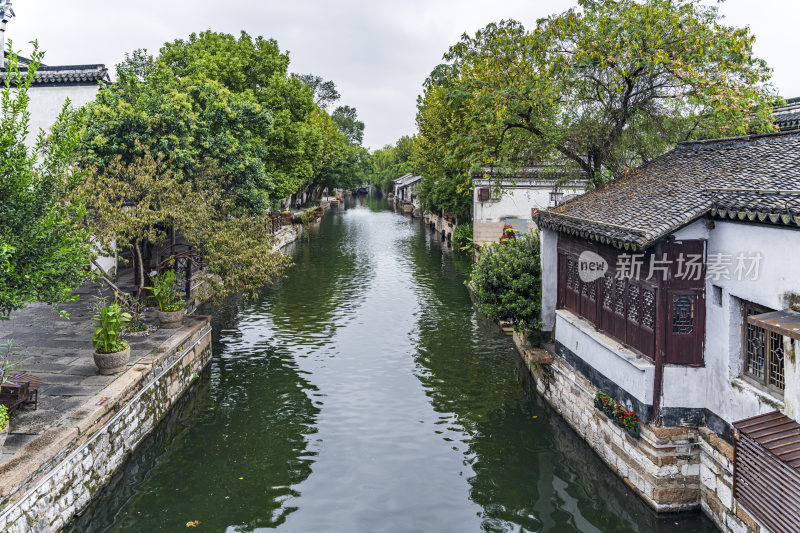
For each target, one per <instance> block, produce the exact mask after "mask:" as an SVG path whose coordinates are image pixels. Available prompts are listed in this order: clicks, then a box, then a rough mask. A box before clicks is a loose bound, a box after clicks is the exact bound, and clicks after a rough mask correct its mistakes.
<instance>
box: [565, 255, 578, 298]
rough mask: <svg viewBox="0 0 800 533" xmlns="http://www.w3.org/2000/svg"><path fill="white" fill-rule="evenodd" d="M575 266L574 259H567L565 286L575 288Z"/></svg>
mask: <svg viewBox="0 0 800 533" xmlns="http://www.w3.org/2000/svg"><path fill="white" fill-rule="evenodd" d="M574 267H575V261H573V260H572V259H567V287H569V288H570V289H572V290H573V291H574V290H575V278H576V277H577V276H576V274H577V273H578V272H577V270H576V269H575V268H574Z"/></svg>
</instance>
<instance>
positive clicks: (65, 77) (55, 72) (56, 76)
mask: <svg viewBox="0 0 800 533" xmlns="http://www.w3.org/2000/svg"><path fill="white" fill-rule="evenodd" d="M26 72H27V68H25V67H24V65H23V66H22V68H20V74H22V75H25V74H26ZM6 74H7V72H6V71H5V70H0V83H5V82H6ZM98 82H103V83H110V82H111V79H110V78H109V75H108V69H107V68H106V66H105V65H60V66H52V67H50V66H44V65H40V66H39V68H38V70H37V71H36V76H35V77H34V79H33V84H34V85H39V86H43V85H97V83H98Z"/></svg>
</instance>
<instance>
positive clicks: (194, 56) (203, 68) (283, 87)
mask: <svg viewBox="0 0 800 533" xmlns="http://www.w3.org/2000/svg"><path fill="white" fill-rule="evenodd" d="M158 61H159V62H161V63H163V64H165V65H167V66H168V67H169V68H170V70H172V71H173V72H174V73H175V74H176V75H178V76H179V77H185V76H194V77H204V78H208V79H211V80H214V81H217V82H219V83H221V84H222V85H223V86H224V87H226V88H227V89H229V90H230V91H231V92H233V93H235V94H243V95H247V96H250V97H252V98H254V99H255V101H256V102H257V103H258V104H259V105H260V106H261V107H262V108H263V109H265V110H267V111H269V112H270V114H271V115H272V117H273V121H272V127H271V129H270V132H269V134H268V135H267V136H266V137H265V138H264V150H265V155H266V157H265V158H264V160H263V161H264V164H265V169H266V172H267V175H268V176H269V177H270V181H271V182H272V185H273V187H274V189H273V197H274V198H287V197H288V196H289V195H291V194H293V193H294V192H296V191H298V190H299V189H300V188H301V187H303V186H304V185H305V184H306V183H308V181H309V180H310V179H311V178H312V176H313V174H314V163H315V161H316V159H317V155H318V151H319V150H320V144H321V139H320V136H321V133H320V132H319V130H317V128H315V127H314V126H313V125H312V124H310V123H309V118H310V116H311V115H312V114H313V113H314V110H315V108H316V107H317V106H316V104H315V103H314V94H313V92H312V89H311V88H310V87H309V85H307V84H306V83H304V81H303V80H302V79H301V78H298V77H297V76H293V75H290V74H289V73H288V67H289V56H288V54H286V53H281V51H280V49H279V48H278V43H277V42H276V41H275V40H274V39H264V38H263V37H257V38H255V39H253V38H252V37H250V35H248V34H247V33H245V32H242V33H241V35H240V36H239V38H238V39H237V38H236V37H234V36H233V35H229V34H224V33H215V32H212V31H205V32H203V33H200V34H194V33H193V34H191V35H190V36H189V39H188V40H182V39H178V40H176V41H174V42H172V43H167V44H165V45H164V46H163V47H162V48H161V51H160V56H159V59H158Z"/></svg>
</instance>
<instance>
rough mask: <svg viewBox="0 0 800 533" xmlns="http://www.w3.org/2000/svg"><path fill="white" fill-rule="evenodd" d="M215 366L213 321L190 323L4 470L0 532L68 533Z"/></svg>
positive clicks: (1, 468)
mask: <svg viewBox="0 0 800 533" xmlns="http://www.w3.org/2000/svg"><path fill="white" fill-rule="evenodd" d="M210 360H211V324H210V319H209V317H200V316H198V317H191V318H187V319H186V321H185V322H184V327H182V328H181V329H178V330H176V332H175V334H174V335H173V336H172V337H170V338H169V339H168V340H167V341H166V342H165V343H164V344H163V345H162V346H160V347H159V348H157V349H156V350H154V351H153V352H151V353H150V354H149V355H147V356H145V357H143V358H141V359H140V360H138V361H137V362H136V364H135V365H134V366H133V367H132V368H131V369H129V370H128V371H127V372H125V373H124V374H122V375H121V376H120V377H119V378H117V379H116V380H115V381H114V382H112V383H111V384H110V385H109V386H107V387H106V388H105V389H103V390H102V391H100V393H99V394H97V395H96V396H95V397H92V398H90V399H89V400H88V401H87V402H86V404H85V405H84V406H83V407H82V408H81V409H79V410H78V412H77V413H76V414H75V415H74V416H73V417H71V418H69V419H67V420H65V421H64V422H65V423H63V424H61V425H60V426H59V427H54V428H53V429H52V430H49V431H48V432H46V433H44V434H43V435H41V436H40V437H39V438H37V439H36V440H34V441H32V442H31V443H29V444H28V446H26V447H25V448H23V449H22V450H20V451H19V452H17V453H16V454H15V455H14V456H13V457H12V458H11V459H9V460H8V461H6V462H5V463H3V464H2V466H0V494H2V495H1V496H0V506H1V507H0V531H3V532H8V533H27V532H44V531H59V530H61V529H62V528H63V527H64V526H65V525H66V524H67V523H68V522H69V521H70V520H71V519H72V517H73V516H75V515H76V514H77V513H79V512H80V511H81V510H82V509H83V508H84V507H86V506H87V505H88V504H89V502H90V501H91V499H92V498H93V497H94V495H95V494H96V493H97V491H98V490H100V489H101V488H102V487H103V486H104V485H105V484H106V483H107V482H108V481H109V480H110V479H111V476H112V474H113V473H114V472H115V471H116V470H117V469H118V468H119V467H120V466H121V465H122V464H123V462H124V461H125V459H126V457H127V456H128V454H129V453H130V452H131V451H132V450H133V449H135V448H136V446H137V445H138V444H139V443H140V442H141V440H142V439H143V438H144V437H145V436H146V435H147V434H148V433H149V432H150V431H151V430H152V429H153V428H154V427H155V426H156V425H157V424H158V423H159V421H160V420H161V419H162V418H163V417H164V416H165V414H166V413H167V412H168V411H169V409H170V408H171V407H172V405H173V404H174V403H175V402H176V401H177V399H178V398H179V397H180V396H181V394H183V392H184V391H185V390H186V389H187V388H188V387H189V386H190V384H191V383H192V381H193V380H194V379H195V378H196V377H197V375H198V373H199V372H200V371H201V370H202V369H203V368H204V367H205V366H206V365H207V364H208V362H209V361H210Z"/></svg>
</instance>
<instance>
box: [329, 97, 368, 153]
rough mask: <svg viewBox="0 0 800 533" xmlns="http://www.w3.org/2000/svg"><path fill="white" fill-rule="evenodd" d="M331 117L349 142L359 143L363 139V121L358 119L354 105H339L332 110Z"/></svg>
mask: <svg viewBox="0 0 800 533" xmlns="http://www.w3.org/2000/svg"><path fill="white" fill-rule="evenodd" d="M331 118H333V121H334V122H335V123H336V126H337V127H338V128H339V131H341V132H342V133H344V135H345V137H347V140H348V142H349V143H350V144H361V142H362V141H363V140H364V123H363V122H361V121H360V120H358V113H357V112H356V108H355V107H350V106H349V105H345V106H339V107H337V108H336V109H335V110H334V111H333V114H332V115H331Z"/></svg>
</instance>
